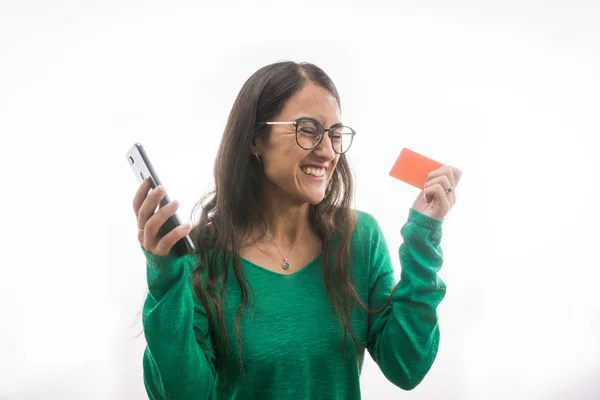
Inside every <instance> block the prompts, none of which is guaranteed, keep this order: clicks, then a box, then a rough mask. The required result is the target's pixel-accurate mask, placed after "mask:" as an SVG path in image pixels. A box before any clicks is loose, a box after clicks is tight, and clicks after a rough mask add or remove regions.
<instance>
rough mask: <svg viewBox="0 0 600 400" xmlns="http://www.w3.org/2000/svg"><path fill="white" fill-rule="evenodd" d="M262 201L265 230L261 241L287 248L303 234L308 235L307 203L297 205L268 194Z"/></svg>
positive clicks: (279, 196)
mask: <svg viewBox="0 0 600 400" xmlns="http://www.w3.org/2000/svg"><path fill="white" fill-rule="evenodd" d="M264 199H265V200H264V201H263V206H262V210H263V216H264V218H265V222H266V224H267V230H266V232H265V235H264V237H263V240H268V241H271V242H275V243H276V244H278V245H283V246H288V245H294V244H295V243H297V241H298V240H300V239H301V236H302V235H303V234H305V233H308V231H309V229H310V226H309V225H310V223H309V217H308V212H309V204H308V203H302V204H299V203H298V202H293V201H291V200H289V199H286V198H284V197H283V196H281V195H278V194H275V193H269V195H267V196H264ZM260 236H262V235H260Z"/></svg>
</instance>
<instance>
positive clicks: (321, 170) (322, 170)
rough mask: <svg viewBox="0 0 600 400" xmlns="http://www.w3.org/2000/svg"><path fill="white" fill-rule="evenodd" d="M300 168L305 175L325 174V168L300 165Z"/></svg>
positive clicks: (316, 175)
mask: <svg viewBox="0 0 600 400" xmlns="http://www.w3.org/2000/svg"><path fill="white" fill-rule="evenodd" d="M300 169H301V170H302V172H304V173H305V174H306V175H310V176H315V177H323V176H325V168H315V167H300Z"/></svg>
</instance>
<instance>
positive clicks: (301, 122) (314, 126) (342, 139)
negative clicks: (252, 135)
mask: <svg viewBox="0 0 600 400" xmlns="http://www.w3.org/2000/svg"><path fill="white" fill-rule="evenodd" d="M264 125H294V127H295V128H296V143H298V146H300V147H302V148H303V149H304V150H312V149H314V148H315V147H317V146H318V145H319V144H321V142H322V141H323V136H325V132H327V133H328V134H329V138H330V139H331V145H332V147H333V151H334V152H336V153H337V154H344V153H345V152H347V151H348V149H349V148H350V146H351V145H352V141H353V140H354V135H356V132H355V131H354V129H352V128H350V127H349V126H344V125H342V124H336V125H333V126H332V127H331V128H329V129H325V128H323V126H322V125H321V124H320V123H319V122H318V121H315V120H314V119H308V118H305V119H297V120H296V121H290V122H258V123H257V126H256V128H255V129H259V128H261V127H262V126H264Z"/></svg>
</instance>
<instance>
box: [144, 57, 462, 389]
mask: <svg viewBox="0 0 600 400" xmlns="http://www.w3.org/2000/svg"><path fill="white" fill-rule="evenodd" d="M340 113H341V111H340V99H339V96H338V93H337V90H336V88H335V86H334V84H333V83H332V81H331V80H330V78H329V77H328V76H327V75H326V74H325V73H324V72H323V71H322V70H321V69H319V68H318V67H316V66H314V65H312V64H296V63H293V62H281V63H276V64H272V65H268V66H266V67H264V68H262V69H260V70H259V71H257V72H256V73H255V74H254V75H253V76H252V77H250V79H249V80H248V81H247V82H246V83H245V85H244V86H243V87H242V89H241V91H240V93H239V95H238V97H237V99H236V101H235V103H234V105H233V109H232V111H231V114H230V116H229V120H228V122H227V125H226V128H225V132H224V135H223V139H222V142H221V145H220V148H219V152H218V155H217V158H216V163H215V191H214V192H213V193H210V194H209V196H208V197H207V201H206V202H205V203H203V202H201V203H199V206H201V207H202V213H201V217H200V220H199V222H198V223H197V224H196V225H195V227H194V228H193V229H192V228H191V227H190V226H189V225H184V226H180V227H178V228H176V229H174V230H173V231H171V232H170V233H169V234H167V235H166V236H164V237H162V238H159V237H158V228H159V227H160V226H161V225H162V224H163V223H164V221H165V220H166V219H167V218H168V217H169V216H170V215H172V214H173V213H175V211H176V208H177V203H176V202H172V203H170V204H169V205H167V206H165V207H162V208H161V209H159V211H157V212H156V213H154V210H155V209H156V207H157V205H158V204H159V201H160V199H161V197H162V196H163V195H164V190H163V189H162V188H160V187H159V188H157V189H155V190H152V191H151V192H150V190H149V189H150V185H149V183H148V182H145V183H144V184H143V185H142V186H141V187H140V189H139V190H138V192H137V193H136V195H135V199H134V209H135V212H136V215H137V219H138V228H139V236H138V239H139V241H140V244H141V245H142V250H143V251H144V254H145V256H146V259H147V278H148V287H149V294H148V297H147V300H146V302H145V304H144V309H143V324H144V333H145V336H146V341H147V348H146V351H145V353H144V357H143V366H144V382H145V386H146V390H147V393H148V395H149V397H150V398H153V399H178V400H181V399H260V400H266V399H295V400H296V399H344V400H348V399H359V398H360V387H359V376H360V372H361V367H362V361H363V356H364V351H365V349H366V350H368V351H369V353H370V354H371V356H372V357H373V359H374V360H375V361H376V362H377V364H378V365H379V367H380V368H381V370H382V372H383V373H384V374H385V376H386V377H387V378H388V379H389V380H390V381H391V382H393V383H394V384H395V385H397V386H398V387H400V388H403V389H406V390H410V389H412V388H414V387H415V386H417V385H418V384H419V383H420V382H421V381H422V379H423V378H424V376H425V375H426V373H427V372H428V371H429V369H430V367H431V365H432V363H433V361H434V359H435V357H436V353H437V349H438V342H439V328H438V322H437V314H436V307H437V306H438V304H439V303H440V301H441V300H442V298H443V297H444V294H445V285H444V283H443V282H442V281H441V280H440V279H439V278H438V277H437V272H438V270H439V269H440V267H441V265H442V253H441V249H440V240H441V224H442V220H443V218H444V217H445V216H446V214H447V212H448V211H449V209H450V208H451V207H452V205H453V204H454V202H455V191H454V190H453V189H454V188H455V187H456V185H457V184H458V180H459V179H460V171H459V170H458V169H455V168H452V167H447V166H444V167H442V168H440V169H439V170H437V171H434V172H432V173H431V174H430V175H429V176H428V179H427V182H426V184H425V189H424V191H423V193H422V194H421V195H420V196H419V197H418V198H417V199H416V200H415V202H414V204H413V205H412V208H411V209H410V213H409V218H408V221H407V222H406V224H405V225H404V227H403V228H402V230H401V234H402V236H403V239H404V243H403V245H402V246H401V247H400V250H399V256H400V261H401V264H402V275H401V280H400V283H399V284H398V285H397V286H396V283H395V281H394V275H393V267H392V262H391V260H390V257H389V252H388V248H387V245H386V242H385V239H384V237H383V235H382V232H381V229H380V227H379V225H378V223H377V221H376V220H375V219H374V218H373V217H372V216H370V215H369V214H367V213H364V212H359V211H355V210H352V209H351V207H350V206H351V204H352V191H353V183H352V176H351V173H350V169H349V166H348V163H347V161H346V158H345V156H344V154H345V152H346V151H347V150H348V149H349V147H350V145H351V144H352V140H353V138H354V135H355V132H354V130H353V129H351V128H349V127H346V126H344V125H343V124H342V122H341V115H340ZM187 234H191V236H192V238H193V240H194V242H195V244H196V247H197V249H198V251H197V253H196V254H193V255H187V256H176V255H174V253H171V252H170V249H171V247H172V246H173V244H174V243H176V242H177V241H178V240H179V239H180V238H182V237H184V236H185V235H187Z"/></svg>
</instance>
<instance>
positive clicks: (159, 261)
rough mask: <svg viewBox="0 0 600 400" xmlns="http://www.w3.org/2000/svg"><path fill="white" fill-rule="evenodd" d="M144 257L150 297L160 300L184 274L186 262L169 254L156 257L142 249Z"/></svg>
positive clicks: (180, 257) (182, 258)
mask: <svg viewBox="0 0 600 400" xmlns="http://www.w3.org/2000/svg"><path fill="white" fill-rule="evenodd" d="M142 251H143V252H144V255H145V256H146V279H147V282H148V290H149V292H150V295H152V297H154V298H155V299H157V300H158V299H160V298H162V297H163V296H164V295H165V294H166V293H167V292H168V291H169V290H170V289H171V288H172V287H173V285H175V283H176V282H177V281H179V280H180V279H181V278H182V277H183V276H185V273H186V270H185V269H186V262H187V260H186V259H185V257H183V256H177V255H175V254H173V253H169V254H167V255H166V256H157V255H155V254H152V253H150V252H149V251H147V250H146V249H144V248H143V247H142Z"/></svg>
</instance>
